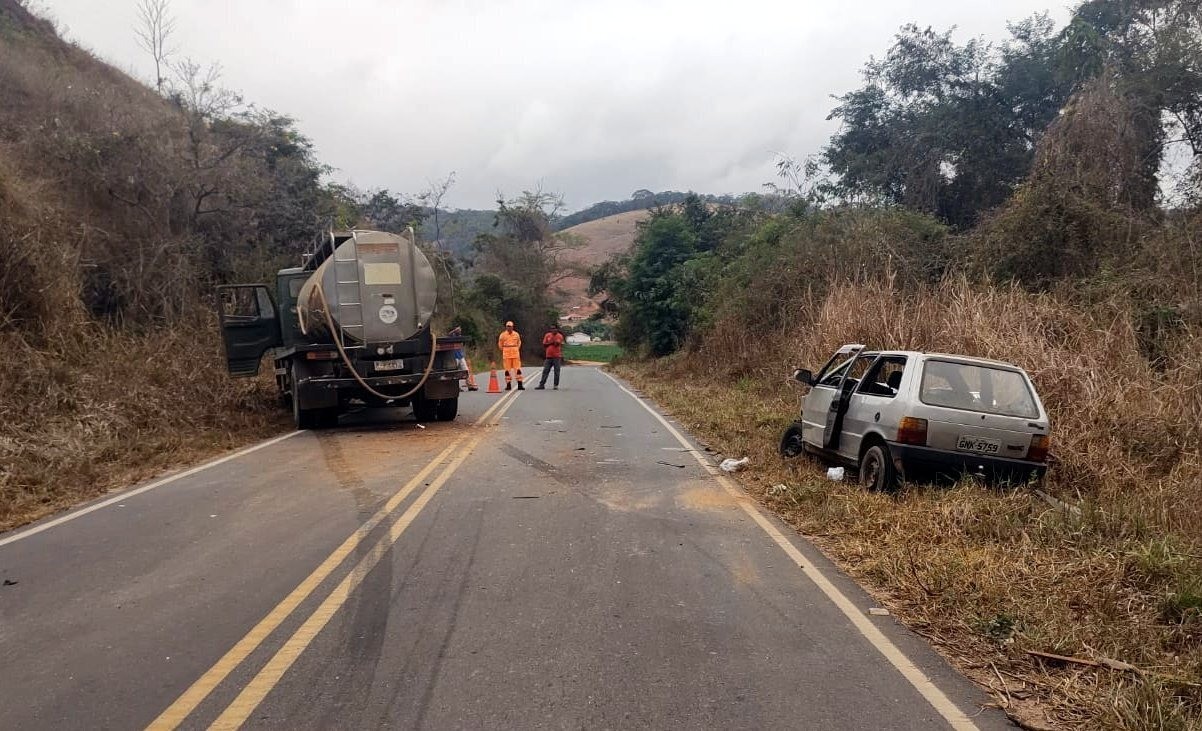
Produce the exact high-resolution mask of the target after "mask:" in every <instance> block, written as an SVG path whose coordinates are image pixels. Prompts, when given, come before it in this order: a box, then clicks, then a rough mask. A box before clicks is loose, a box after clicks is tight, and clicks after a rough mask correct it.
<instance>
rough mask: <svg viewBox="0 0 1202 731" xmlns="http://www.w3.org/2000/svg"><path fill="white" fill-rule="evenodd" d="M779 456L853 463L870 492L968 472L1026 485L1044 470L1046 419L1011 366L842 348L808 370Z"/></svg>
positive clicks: (801, 375) (801, 373)
mask: <svg viewBox="0 0 1202 731" xmlns="http://www.w3.org/2000/svg"><path fill="white" fill-rule="evenodd" d="M794 378H795V379H796V380H797V381H799V382H801V383H803V384H805V385H807V386H810V390H809V393H807V394H806V396H805V398H804V400H803V402H802V408H801V418H800V419H798V420H797V421H795V422H794V423H793V424H792V425H791V426H790V427H789V428H788V429H787V430H786V431H785V434H784V436H783V437H782V439H781V444H780V452H781V454H782V455H784V456H785V457H796V456H798V455H800V454H802V453H803V452H809V453H811V454H814V455H817V456H819V457H822V458H825V459H827V460H830V461H833V462H837V463H840V464H844V465H847V466H849V467H852V468H854V469H857V470H858V471H859V473H860V481H861V482H862V483H863V484H864V485H865V486H866V487H869V488H871V489H874V490H893V489H895V488H897V487H898V486H899V485H900V484H901V483H902V481H903V480H905V479H908V478H909V479H930V478H938V477H949V478H952V479H957V478H959V477H961V476H962V475H966V474H967V475H977V476H980V477H983V478H985V479H988V480H992V481H1003V482H1011V483H1015V482H1026V481H1029V480H1034V479H1039V478H1041V477H1042V476H1043V474H1044V472H1046V470H1047V461H1048V454H1049V449H1050V447H1051V438H1050V429H1051V427H1050V425H1049V422H1048V416H1047V413H1046V412H1045V411H1044V408H1043V404H1042V403H1041V402H1040V400H1039V396H1038V394H1037V393H1036V392H1035V386H1034V384H1032V382H1031V379H1030V378H1029V377H1028V376H1027V374H1026V373H1025V372H1024V371H1023V370H1022V369H1021V368H1019V367H1017V366H1014V365H1011V364H1009V363H1003V362H1000V361H993V360H984V359H982V358H970V357H967V356H962V355H944V354H939V353H918V352H913V351H866V350H865V347H864V346H863V345H845V346H843V347H842V348H840V349H839V350H838V352H836V353H835V354H834V355H833V356H831V358H830V360H829V361H827V363H826V365H824V366H823V367H822V369H820V370H819V371H818V373H817V374H814V373H812V372H811V371H809V370H804V369H799V370H797V371H795V372H794Z"/></svg>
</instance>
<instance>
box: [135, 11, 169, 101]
mask: <svg viewBox="0 0 1202 731" xmlns="http://www.w3.org/2000/svg"><path fill="white" fill-rule="evenodd" d="M174 31H175V18H173V17H171V4H170V2H169V0H141V2H139V3H138V23H137V25H135V26H134V35H136V36H137V38H138V45H139V46H141V47H142V48H144V49H145V50H146V52H147V53H149V54H150V57H151V58H153V59H154V85H155V88H156V89H158V90H159V93H162V91H163V82H164V81H166V79H165V78H164V77H163V71H164V69H166V67H167V63H168V58H169V57H170V55H171V51H170V50H169V49H168V48H167V41H168V40H169V39H170V38H171V34H172V33H173V32H174Z"/></svg>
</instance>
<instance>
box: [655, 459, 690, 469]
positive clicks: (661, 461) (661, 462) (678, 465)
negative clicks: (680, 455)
mask: <svg viewBox="0 0 1202 731" xmlns="http://www.w3.org/2000/svg"><path fill="white" fill-rule="evenodd" d="M658 464H662V465H665V466H667V467H676V468H678V469H682V470H683V469H684V468H685V466H684V465H682V464H672V463H671V462H665V461H663V460H662V459H661V460H659V462H658Z"/></svg>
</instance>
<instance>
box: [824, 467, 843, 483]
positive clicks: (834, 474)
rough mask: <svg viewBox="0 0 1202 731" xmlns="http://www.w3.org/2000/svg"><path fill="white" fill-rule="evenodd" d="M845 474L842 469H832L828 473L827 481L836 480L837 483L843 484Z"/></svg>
mask: <svg viewBox="0 0 1202 731" xmlns="http://www.w3.org/2000/svg"><path fill="white" fill-rule="evenodd" d="M843 474H844V470H843V468H842V467H831V468H830V469H828V470H827V471H826V476H827V479H830V480H834V481H835V482H842V481H843Z"/></svg>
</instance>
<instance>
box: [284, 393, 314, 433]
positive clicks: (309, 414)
mask: <svg viewBox="0 0 1202 731" xmlns="http://www.w3.org/2000/svg"><path fill="white" fill-rule="evenodd" d="M291 400H292V422H293V423H294V424H296V428H297V429H316V428H318V422H319V421H320V420H321V418H320V417H321V414H320V411H319V410H318V409H302V408H301V407H300V399H298V398H297V397H296V394H295V393H294V394H292V399H291Z"/></svg>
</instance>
